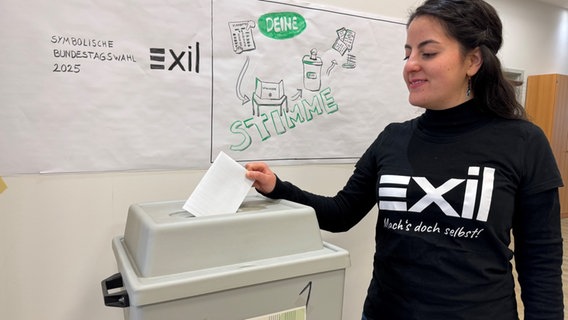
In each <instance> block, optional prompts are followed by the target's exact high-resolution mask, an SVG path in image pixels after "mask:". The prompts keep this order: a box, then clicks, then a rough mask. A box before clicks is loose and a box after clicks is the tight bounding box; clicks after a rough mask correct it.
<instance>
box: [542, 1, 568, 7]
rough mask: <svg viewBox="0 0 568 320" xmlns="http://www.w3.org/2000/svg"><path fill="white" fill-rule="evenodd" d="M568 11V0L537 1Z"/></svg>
mask: <svg viewBox="0 0 568 320" xmlns="http://www.w3.org/2000/svg"><path fill="white" fill-rule="evenodd" d="M537 1H540V2H546V3H549V4H553V5H556V6H559V7H562V8H566V9H568V0H537Z"/></svg>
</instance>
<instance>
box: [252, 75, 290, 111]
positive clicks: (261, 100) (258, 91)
mask: <svg viewBox="0 0 568 320" xmlns="http://www.w3.org/2000/svg"><path fill="white" fill-rule="evenodd" d="M260 107H270V108H278V109H279V110H280V115H281V116H282V115H284V109H286V112H288V111H289V110H288V97H287V96H286V94H285V93H284V81H283V80H280V81H279V82H266V81H262V80H260V79H259V78H256V87H255V89H254V93H253V94H252V115H253V116H254V115H256V116H257V117H258V116H260ZM255 108H256V112H255Z"/></svg>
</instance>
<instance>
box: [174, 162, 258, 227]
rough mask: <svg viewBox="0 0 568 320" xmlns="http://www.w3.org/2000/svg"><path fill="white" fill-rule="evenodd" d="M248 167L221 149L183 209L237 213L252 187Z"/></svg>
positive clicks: (190, 211) (204, 214) (196, 214)
mask: <svg viewBox="0 0 568 320" xmlns="http://www.w3.org/2000/svg"><path fill="white" fill-rule="evenodd" d="M245 173H246V169H245V168H244V167H243V166H241V165H240V164H238V163H237V162H236V161H235V160H233V159H232V158H231V157H229V156H228V155H227V154H225V153H224V152H222V151H221V152H220V153H219V155H218V156H217V158H216V159H215V161H213V164H212V165H211V167H209V170H207V172H206V173H205V175H204V176H203V178H201V181H199V184H198V185H197V187H196V188H195V190H193V192H192V193H191V195H190V196H189V199H187V201H186V202H185V204H184V205H183V209H184V210H186V211H188V212H189V213H191V214H193V215H194V216H206V215H215V214H227V213H236V212H237V210H238V209H239V207H240V205H241V203H243V200H244V199H245V197H246V195H247V194H248V192H249V191H250V188H251V187H252V184H253V182H254V181H253V180H250V179H248V178H247V177H245Z"/></svg>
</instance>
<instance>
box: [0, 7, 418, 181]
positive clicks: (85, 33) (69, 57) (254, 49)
mask: <svg viewBox="0 0 568 320" xmlns="http://www.w3.org/2000/svg"><path fill="white" fill-rule="evenodd" d="M0 36H1V38H2V39H3V41H4V43H5V46H4V47H5V49H4V50H1V51H0V73H1V74H2V78H1V79H0V82H1V84H0V105H1V106H2V108H0V154H2V157H0V174H2V175H9V174H18V173H38V172H40V173H45V172H88V171H117V170H153V169H179V168H206V167H208V166H209V165H210V163H211V161H212V159H214V158H215V156H216V155H217V154H218V153H219V152H220V151H223V152H225V153H227V154H228V155H230V156H231V157H233V158H234V159H236V160H237V161H243V162H244V161H251V160H265V161H280V162H283V163H295V164H297V163H305V162H308V161H318V162H321V161H327V162H345V161H355V160H356V159H357V158H358V157H359V156H360V155H361V154H362V152H363V151H364V150H365V149H366V147H367V146H368V145H369V144H370V143H371V142H372V140H373V139H374V138H375V137H376V136H377V134H378V133H379V132H380V131H381V130H382V128H384V126H385V125H386V124H388V123H390V122H393V121H404V120H405V119H408V118H410V117H414V116H415V115H416V113H417V110H416V109H415V108H413V107H410V106H409V105H408V102H407V91H406V87H405V85H404V82H403V80H402V75H401V72H402V65H403V60H402V58H403V54H404V40H405V26H404V24H403V23H401V22H400V21H394V20H389V19H385V18H382V17H375V16H370V15H366V14H362V13H356V12H352V11H346V10H343V9H339V8H332V7H326V6H316V5H313V4H308V3H303V2H302V3H300V2H286V3H283V2H276V1H255V0H237V1H233V0H207V1H206V0H198V1H182V0H177V1H158V0H143V1H136V2H131V1H124V0H118V1H115V0H97V1H89V2H85V1H81V0H61V1H57V2H47V1H39V0H25V1H17V0H5V1H3V4H2V10H1V12H0Z"/></svg>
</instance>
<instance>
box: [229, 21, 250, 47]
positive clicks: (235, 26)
mask: <svg viewBox="0 0 568 320" xmlns="http://www.w3.org/2000/svg"><path fill="white" fill-rule="evenodd" d="M255 26H256V24H255V23H254V21H252V20H248V21H237V22H229V29H230V30H231V39H232V43H233V51H234V52H235V53H237V54H241V53H243V52H244V51H251V50H255V49H256V45H255V43H254V37H253V34H252V29H253V28H254V27H255Z"/></svg>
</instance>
